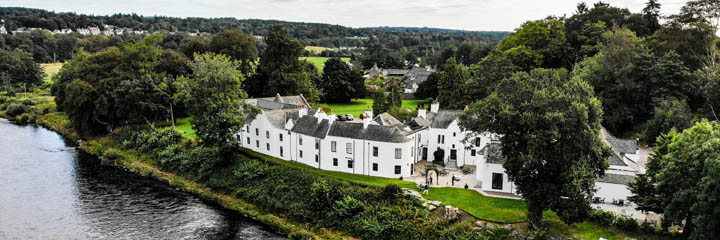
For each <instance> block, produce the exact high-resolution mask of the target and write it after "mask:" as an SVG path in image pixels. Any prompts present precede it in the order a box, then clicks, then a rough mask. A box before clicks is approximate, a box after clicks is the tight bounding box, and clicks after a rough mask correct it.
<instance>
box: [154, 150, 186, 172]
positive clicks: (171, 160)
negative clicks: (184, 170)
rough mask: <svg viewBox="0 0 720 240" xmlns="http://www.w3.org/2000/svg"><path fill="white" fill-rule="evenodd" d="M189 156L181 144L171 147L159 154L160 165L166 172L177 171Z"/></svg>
mask: <svg viewBox="0 0 720 240" xmlns="http://www.w3.org/2000/svg"><path fill="white" fill-rule="evenodd" d="M186 157H187V155H186V154H185V153H184V152H183V151H182V147H181V146H180V145H179V144H174V145H170V146H169V147H167V148H165V149H163V150H162V151H160V152H158V157H157V159H158V164H160V167H161V168H162V169H164V170H170V171H177V170H179V169H180V168H181V165H182V163H183V162H184V161H186V160H185V158H186Z"/></svg>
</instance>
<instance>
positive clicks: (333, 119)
mask: <svg viewBox="0 0 720 240" xmlns="http://www.w3.org/2000/svg"><path fill="white" fill-rule="evenodd" d="M335 120H337V115H336V114H335V110H333V109H330V115H328V121H330V124H332V123H333V122H335Z"/></svg>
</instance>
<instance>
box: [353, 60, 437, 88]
mask: <svg viewBox="0 0 720 240" xmlns="http://www.w3.org/2000/svg"><path fill="white" fill-rule="evenodd" d="M433 72H434V70H433V69H432V68H430V67H426V68H422V67H418V66H416V67H413V68H412V69H410V70H406V69H380V68H378V67H377V65H373V67H372V68H370V70H369V71H368V75H367V78H377V77H380V76H384V77H385V79H384V82H383V84H384V85H387V84H388V83H389V82H390V77H396V78H400V79H401V80H402V81H403V83H404V84H405V91H404V92H405V93H415V92H416V91H417V89H418V87H419V86H420V84H421V83H423V82H425V80H427V79H428V77H429V76H430V74H431V73H433Z"/></svg>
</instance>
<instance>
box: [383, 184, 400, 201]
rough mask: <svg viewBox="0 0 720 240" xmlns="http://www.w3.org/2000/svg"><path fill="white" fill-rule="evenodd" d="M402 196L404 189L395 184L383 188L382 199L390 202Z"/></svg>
mask: <svg viewBox="0 0 720 240" xmlns="http://www.w3.org/2000/svg"><path fill="white" fill-rule="evenodd" d="M400 196H402V189H401V188H400V186H398V185H395V184H388V185H387V186H385V187H384V188H383V191H382V196H381V197H382V198H383V199H388V200H394V199H397V198H399V197H400Z"/></svg>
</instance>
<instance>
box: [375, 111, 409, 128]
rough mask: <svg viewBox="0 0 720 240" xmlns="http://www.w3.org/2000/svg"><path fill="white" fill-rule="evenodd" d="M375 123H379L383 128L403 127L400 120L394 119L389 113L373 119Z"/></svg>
mask: <svg viewBox="0 0 720 240" xmlns="http://www.w3.org/2000/svg"><path fill="white" fill-rule="evenodd" d="M373 121H375V122H377V123H378V124H380V125H382V126H395V125H401V124H402V122H400V120H397V118H395V117H393V116H392V115H390V114H389V113H386V112H384V113H381V114H379V115H377V116H375V118H373Z"/></svg>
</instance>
